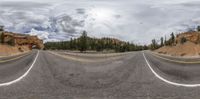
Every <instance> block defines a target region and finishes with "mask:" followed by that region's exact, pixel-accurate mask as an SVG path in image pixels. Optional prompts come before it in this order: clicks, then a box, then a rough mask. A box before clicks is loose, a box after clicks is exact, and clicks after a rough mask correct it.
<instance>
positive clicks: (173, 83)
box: [143, 52, 200, 87]
mask: <svg viewBox="0 0 200 99" xmlns="http://www.w3.org/2000/svg"><path fill="white" fill-rule="evenodd" d="M143 57H144V59H145V61H146V63H147V65H148V67H149V69H150V70H151V72H152V73H153V74H154V75H155V76H156V77H157V78H158V79H160V80H162V81H164V82H166V83H168V84H171V85H175V86H181V87H200V84H182V83H176V82H172V81H169V80H167V79H165V78H163V77H161V76H160V75H158V74H157V73H156V72H155V71H154V70H153V68H152V67H151V65H150V63H149V61H148V60H147V58H146V56H145V54H144V52H143Z"/></svg>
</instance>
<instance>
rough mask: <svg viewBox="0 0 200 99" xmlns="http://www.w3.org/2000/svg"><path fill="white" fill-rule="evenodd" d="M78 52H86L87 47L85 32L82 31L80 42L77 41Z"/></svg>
mask: <svg viewBox="0 0 200 99" xmlns="http://www.w3.org/2000/svg"><path fill="white" fill-rule="evenodd" d="M79 44H80V45H79V47H80V48H79V50H80V51H81V52H83V51H86V50H87V48H88V46H87V32H86V31H83V34H82V36H81V37H80V41H79Z"/></svg>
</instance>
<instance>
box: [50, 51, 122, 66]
mask: <svg viewBox="0 0 200 99" xmlns="http://www.w3.org/2000/svg"><path fill="white" fill-rule="evenodd" d="M48 52H49V53H51V54H53V55H56V56H59V57H62V58H65V59H69V60H73V61H78V62H85V63H95V62H103V61H108V60H116V59H119V58H121V57H122V56H116V57H112V58H109V59H98V60H90V59H84V58H76V57H72V56H69V55H60V54H57V53H55V52H51V51H48Z"/></svg>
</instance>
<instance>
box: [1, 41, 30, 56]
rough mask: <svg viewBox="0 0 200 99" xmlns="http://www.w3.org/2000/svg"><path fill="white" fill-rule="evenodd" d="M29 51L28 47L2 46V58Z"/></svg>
mask: <svg viewBox="0 0 200 99" xmlns="http://www.w3.org/2000/svg"><path fill="white" fill-rule="evenodd" d="M27 51H30V49H29V47H28V46H9V45H1V44H0V57H2V56H12V55H17V54H20V53H23V52H27Z"/></svg>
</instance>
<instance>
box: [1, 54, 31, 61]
mask: <svg viewBox="0 0 200 99" xmlns="http://www.w3.org/2000/svg"><path fill="white" fill-rule="evenodd" d="M29 54H30V53H25V54H24V55H20V56H18V57H15V58H11V59H8V60H2V61H0V63H6V62H10V61H14V60H17V59H20V58H22V57H25V56H28V55H29Z"/></svg>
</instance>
